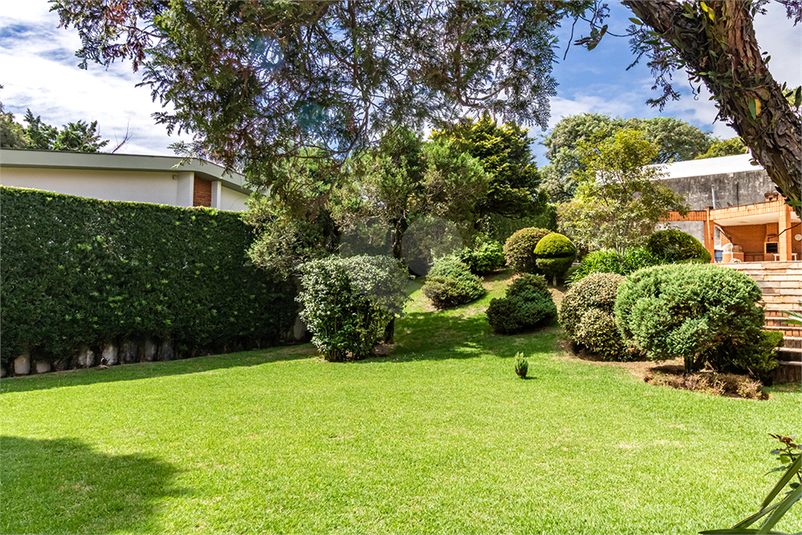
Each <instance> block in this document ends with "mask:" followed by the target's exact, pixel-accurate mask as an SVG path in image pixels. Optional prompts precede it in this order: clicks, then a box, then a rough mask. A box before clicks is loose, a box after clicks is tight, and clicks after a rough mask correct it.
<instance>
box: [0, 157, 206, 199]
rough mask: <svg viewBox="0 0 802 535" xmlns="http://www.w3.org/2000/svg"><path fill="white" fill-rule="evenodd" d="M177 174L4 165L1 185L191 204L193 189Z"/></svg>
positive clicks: (73, 193)
mask: <svg viewBox="0 0 802 535" xmlns="http://www.w3.org/2000/svg"><path fill="white" fill-rule="evenodd" d="M182 174H184V173H182ZM188 174H189V173H188ZM177 175H178V173H169V172H167V173H164V172H141V171H139V172H138V171H106V170H91V169H86V170H84V169H37V168H24V167H6V166H3V167H2V168H0V185H3V186H14V187H18V188H33V189H41V190H45V191H54V192H56V193H66V194H69V195H78V196H81V197H90V198H93V199H104V200H108V201H134V202H148V203H156V204H169V205H173V206H191V205H192V190H191V189H190V190H188V191H187V189H186V188H181V189H180V191H179V183H180V182H179V180H177V179H176V180H174V179H173V176H176V177H177ZM179 193H181V194H182V195H179ZM180 197H184V198H180Z"/></svg>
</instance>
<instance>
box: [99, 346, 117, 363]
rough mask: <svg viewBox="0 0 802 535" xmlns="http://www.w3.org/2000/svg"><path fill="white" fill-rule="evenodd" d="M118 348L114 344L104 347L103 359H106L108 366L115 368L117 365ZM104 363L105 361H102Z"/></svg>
mask: <svg viewBox="0 0 802 535" xmlns="http://www.w3.org/2000/svg"><path fill="white" fill-rule="evenodd" d="M117 354H118V352H117V346H116V345H114V344H113V343H108V344H106V345H105V346H104V347H103V353H102V357H103V358H104V359H106V362H105V364H106V366H114V365H115V364H117V362H118V360H117ZM101 362H103V361H101Z"/></svg>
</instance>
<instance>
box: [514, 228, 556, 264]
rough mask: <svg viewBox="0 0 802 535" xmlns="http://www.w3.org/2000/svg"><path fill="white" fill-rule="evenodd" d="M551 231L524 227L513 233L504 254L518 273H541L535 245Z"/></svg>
mask: <svg viewBox="0 0 802 535" xmlns="http://www.w3.org/2000/svg"><path fill="white" fill-rule="evenodd" d="M550 233H551V231H550V230H548V229H545V228H534V227H530V228H524V229H521V230H519V231H516V232H515V233H513V235H512V236H510V237H509V238H507V242H506V243H505V244H504V256H505V258H506V259H507V263H508V264H509V265H510V266H512V269H513V270H515V272H516V273H540V270H538V267H537V262H536V257H535V247H537V244H538V242H539V241H540V240H541V238H543V237H544V236H546V235H548V234H550Z"/></svg>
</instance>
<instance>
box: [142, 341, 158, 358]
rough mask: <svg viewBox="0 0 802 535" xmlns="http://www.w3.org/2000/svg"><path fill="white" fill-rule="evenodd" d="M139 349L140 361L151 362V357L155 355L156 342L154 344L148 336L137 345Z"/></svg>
mask: <svg viewBox="0 0 802 535" xmlns="http://www.w3.org/2000/svg"><path fill="white" fill-rule="evenodd" d="M139 349H140V351H141V358H140V360H141V361H142V362H152V361H153V359H154V358H155V357H156V344H154V343H153V340H151V339H150V338H148V339H147V340H145V343H143V344H142V345H141V346H140V347H139Z"/></svg>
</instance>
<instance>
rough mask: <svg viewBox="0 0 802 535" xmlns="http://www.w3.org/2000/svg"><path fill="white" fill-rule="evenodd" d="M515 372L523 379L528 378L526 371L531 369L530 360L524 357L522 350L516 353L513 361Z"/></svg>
mask: <svg viewBox="0 0 802 535" xmlns="http://www.w3.org/2000/svg"><path fill="white" fill-rule="evenodd" d="M513 368H514V369H515V374H516V375H517V376H518V377H520V378H521V379H526V373H527V372H528V371H529V361H528V360H526V359H525V358H524V354H523V353H521V352H520V351H519V352H518V353H516V354H515V362H513Z"/></svg>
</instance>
